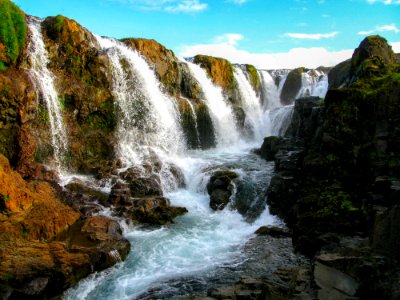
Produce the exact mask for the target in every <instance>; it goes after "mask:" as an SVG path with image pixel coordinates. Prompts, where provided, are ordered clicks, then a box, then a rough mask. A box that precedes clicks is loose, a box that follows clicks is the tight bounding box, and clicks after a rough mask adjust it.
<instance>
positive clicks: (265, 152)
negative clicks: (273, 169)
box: [258, 136, 283, 161]
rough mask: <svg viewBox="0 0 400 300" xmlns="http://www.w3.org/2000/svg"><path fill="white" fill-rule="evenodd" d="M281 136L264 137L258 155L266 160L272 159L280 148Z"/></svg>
mask: <svg viewBox="0 0 400 300" xmlns="http://www.w3.org/2000/svg"><path fill="white" fill-rule="evenodd" d="M282 142H283V138H281V137H278V136H269V137H266V138H264V142H263V144H262V146H261V148H260V150H259V152H258V153H259V155H260V156H261V157H262V158H264V159H265V160H267V161H273V160H274V159H275V155H276V153H277V152H278V151H279V150H280V149H281V148H282Z"/></svg>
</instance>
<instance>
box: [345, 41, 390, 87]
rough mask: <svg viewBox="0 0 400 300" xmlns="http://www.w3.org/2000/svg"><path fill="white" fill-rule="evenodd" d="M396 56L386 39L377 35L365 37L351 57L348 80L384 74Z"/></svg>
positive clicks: (370, 77)
mask: <svg viewBox="0 0 400 300" xmlns="http://www.w3.org/2000/svg"><path fill="white" fill-rule="evenodd" d="M396 63H397V58H396V55H395V54H394V52H393V51H392V47H391V46H390V45H389V44H388V43H387V41H386V39H384V38H382V37H381V36H379V35H373V36H368V37H366V38H365V39H364V40H363V41H362V42H361V44H360V46H359V47H358V48H357V49H356V50H355V51H354V54H353V56H352V58H351V67H350V74H349V75H350V82H355V81H357V80H358V79H361V78H363V77H365V78H368V79H372V78H373V77H375V76H381V75H383V74H386V73H387V72H388V71H389V69H390V68H391V66H392V65H393V64H396Z"/></svg>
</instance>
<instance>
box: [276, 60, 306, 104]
mask: <svg viewBox="0 0 400 300" xmlns="http://www.w3.org/2000/svg"><path fill="white" fill-rule="evenodd" d="M304 72H305V69H304V68H297V69H294V70H292V71H290V72H289V74H288V76H287V78H286V81H285V83H284V85H283V87H282V92H281V103H282V104H283V105H288V104H292V103H293V101H294V100H295V99H296V96H297V94H298V93H299V91H300V89H301V85H302V74H303V73H304Z"/></svg>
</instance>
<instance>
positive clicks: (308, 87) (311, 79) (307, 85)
mask: <svg viewBox="0 0 400 300" xmlns="http://www.w3.org/2000/svg"><path fill="white" fill-rule="evenodd" d="M301 83H302V86H301V89H300V91H299V93H298V94H297V96H296V99H298V98H301V97H307V96H314V97H320V98H325V95H326V93H327V91H328V86H329V83H328V75H327V74H325V73H323V72H320V71H318V70H309V71H307V72H304V73H302V74H301Z"/></svg>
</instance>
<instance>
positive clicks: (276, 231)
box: [255, 226, 292, 238]
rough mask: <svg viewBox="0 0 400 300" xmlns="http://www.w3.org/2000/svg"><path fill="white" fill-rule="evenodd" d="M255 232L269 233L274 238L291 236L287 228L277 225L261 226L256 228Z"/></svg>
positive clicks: (260, 233) (259, 233)
mask: <svg viewBox="0 0 400 300" xmlns="http://www.w3.org/2000/svg"><path fill="white" fill-rule="evenodd" d="M255 234H257V235H269V236H272V237H274V238H286V237H291V236H292V235H291V233H290V232H288V231H287V229H285V228H281V227H277V226H262V227H260V228H258V229H257V230H256V232H255Z"/></svg>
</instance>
